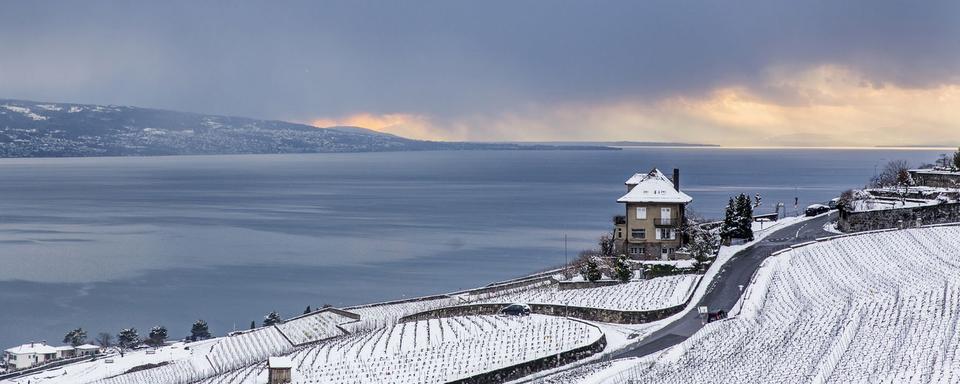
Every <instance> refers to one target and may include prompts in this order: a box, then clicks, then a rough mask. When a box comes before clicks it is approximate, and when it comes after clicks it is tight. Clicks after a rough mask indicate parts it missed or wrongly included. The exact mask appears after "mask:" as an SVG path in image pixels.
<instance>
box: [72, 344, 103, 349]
mask: <svg viewBox="0 0 960 384" xmlns="http://www.w3.org/2000/svg"><path fill="white" fill-rule="evenodd" d="M77 349H80V350H90V349H100V346H99V345H93V344H83V345H78V346H77Z"/></svg>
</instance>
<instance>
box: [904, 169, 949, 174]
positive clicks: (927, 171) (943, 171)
mask: <svg viewBox="0 0 960 384" xmlns="http://www.w3.org/2000/svg"><path fill="white" fill-rule="evenodd" d="M907 172H914V173H921V174H928V175H960V171H951V170H946V169H931V168H922V169H908V170H907Z"/></svg>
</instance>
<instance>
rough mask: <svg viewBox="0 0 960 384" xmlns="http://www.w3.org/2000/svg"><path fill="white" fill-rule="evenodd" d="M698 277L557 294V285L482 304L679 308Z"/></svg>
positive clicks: (574, 290)
mask: <svg viewBox="0 0 960 384" xmlns="http://www.w3.org/2000/svg"><path fill="white" fill-rule="evenodd" d="M700 276H701V275H676V276H666V277H658V278H655V279H650V280H635V281H630V282H628V283H624V284H617V285H611V286H606V287H597V288H584V289H567V290H560V289H559V288H558V285H557V284H552V285H549V286H544V287H540V288H536V289H528V290H523V291H519V292H515V293H511V294H507V295H502V296H497V297H495V298H492V299H489V300H486V302H489V303H525V304H556V305H571V306H576V307H587V308H602V309H612V310H618V311H649V310H654V309H663V308H669V307H674V306H677V305H683V303H684V302H686V300H687V298H688V297H690V294H691V293H693V289H694V287H696V285H697V282H698V281H700Z"/></svg>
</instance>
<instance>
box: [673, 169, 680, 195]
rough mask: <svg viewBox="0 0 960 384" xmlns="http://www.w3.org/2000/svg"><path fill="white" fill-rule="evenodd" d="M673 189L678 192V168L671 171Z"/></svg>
mask: <svg viewBox="0 0 960 384" xmlns="http://www.w3.org/2000/svg"><path fill="white" fill-rule="evenodd" d="M673 189H676V190H677V191H678V192H679V191H680V169H679V168H674V169H673Z"/></svg>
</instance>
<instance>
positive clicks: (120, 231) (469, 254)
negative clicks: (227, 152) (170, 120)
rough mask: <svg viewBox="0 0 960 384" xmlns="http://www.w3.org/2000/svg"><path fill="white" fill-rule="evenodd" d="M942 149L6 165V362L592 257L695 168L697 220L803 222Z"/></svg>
mask: <svg viewBox="0 0 960 384" xmlns="http://www.w3.org/2000/svg"><path fill="white" fill-rule="evenodd" d="M943 152H945V151H943V150H929V149H911V150H897V149H723V148H630V149H624V150H621V151H462V152H398V153H355V154H310V155H276V156H274V155H241V156H194V157H138V158H70V159H64V158H60V159H0V180H2V181H0V346H2V347H4V348H6V347H7V346H12V345H14V344H17V343H20V342H28V341H32V340H35V341H39V340H47V341H48V342H52V343H58V342H59V341H60V339H62V337H63V334H64V333H65V332H66V331H67V330H69V329H72V328H76V327H83V328H84V329H86V330H87V331H88V334H89V335H90V336H91V337H93V336H94V335H96V333H98V332H101V331H106V332H110V333H113V334H116V333H117V332H118V331H119V330H120V329H121V328H125V327H136V328H137V329H139V330H140V331H141V335H144V334H145V333H146V332H147V331H148V330H149V328H150V327H152V326H154V325H158V324H159V325H165V326H166V327H167V328H168V329H169V330H170V335H171V338H179V337H182V336H185V335H186V334H188V332H189V329H190V325H191V323H192V322H193V321H194V320H196V319H198V318H203V319H205V320H207V321H208V322H209V323H210V326H211V331H213V332H214V333H215V334H223V333H225V332H227V331H230V330H232V329H234V328H238V329H246V328H247V327H248V326H249V324H250V321H251V320H256V321H257V323H260V321H261V320H262V319H263V315H264V314H266V313H267V312H269V311H271V310H277V311H280V312H281V313H282V314H283V315H284V317H290V316H293V315H296V314H300V313H301V312H302V311H303V309H304V308H305V307H306V306H307V305H310V306H312V307H314V308H315V307H318V306H320V305H323V304H332V305H336V306H344V305H351V304H359V303H365V302H372V301H381V300H389V299H399V298H404V297H411V296H418V295H426V294H433V293H441V292H447V291H452V290H458V289H463V288H470V287H474V286H478V285H482V284H486V283H488V282H491V281H495V280H500V279H506V278H511V277H516V276H520V275H524V274H527V273H530V272H534V271H538V270H544V269H547V268H550V267H554V266H557V265H560V264H562V263H563V262H564V260H565V256H564V236H566V237H567V239H568V248H569V252H568V254H569V255H570V257H574V256H575V255H576V253H577V252H578V251H579V250H581V249H584V248H588V247H592V246H593V245H594V242H595V240H596V238H597V237H599V236H600V235H601V234H603V233H605V232H606V231H609V230H610V229H611V217H612V216H613V215H615V214H622V211H623V210H622V207H620V206H618V204H616V202H615V201H616V199H617V198H618V197H620V195H622V194H623V193H624V192H625V187H624V185H623V182H624V180H626V179H627V178H628V177H629V176H630V175H632V174H633V173H635V172H646V171H648V170H650V169H651V168H652V167H659V168H660V169H661V170H663V172H664V173H666V174H668V175H669V174H670V172H671V170H672V168H674V167H677V168H680V169H681V186H682V189H684V190H685V191H686V192H687V193H688V194H690V195H691V196H693V198H694V202H693V203H692V204H691V208H692V209H693V210H694V211H695V212H697V213H698V214H700V215H701V216H704V217H719V216H721V215H722V212H723V206H724V204H725V203H726V200H727V199H728V198H729V197H730V196H732V195H734V194H738V193H741V192H743V193H747V194H749V195H751V196H753V195H754V194H755V193H760V194H761V196H762V197H763V205H762V206H761V207H760V208H758V212H760V213H766V212H772V210H773V207H774V206H775V205H776V203H777V202H783V203H785V204H786V206H787V208H788V211H789V212H791V213H792V212H794V211H795V209H794V204H793V201H794V197H797V198H798V199H799V202H800V204H799V208H800V209H801V210H802V208H803V207H805V206H806V205H808V204H810V203H814V202H824V201H826V200H829V199H830V198H832V197H835V196H837V195H838V194H839V193H840V192H841V191H842V190H844V189H847V188H851V187H858V186H862V185H863V184H864V183H866V181H867V180H868V179H869V178H870V177H871V176H872V175H873V174H874V171H875V167H879V168H882V166H883V164H884V163H885V162H886V161H888V160H891V159H905V160H908V161H909V162H911V163H912V164H914V165H918V164H920V163H921V162H932V161H933V160H935V159H936V158H937V156H938V155H939V154H940V153H943Z"/></svg>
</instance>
